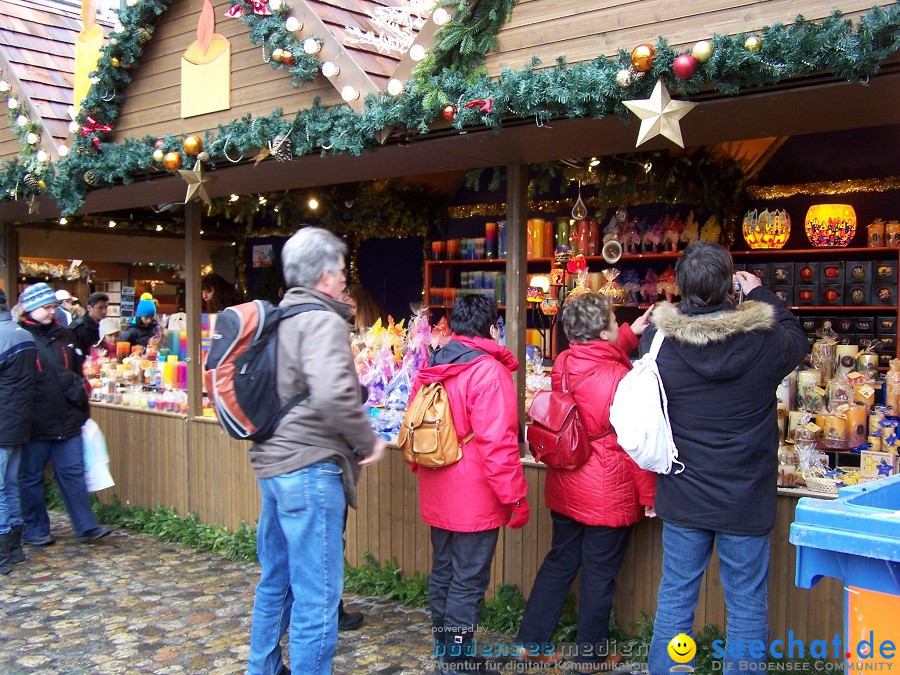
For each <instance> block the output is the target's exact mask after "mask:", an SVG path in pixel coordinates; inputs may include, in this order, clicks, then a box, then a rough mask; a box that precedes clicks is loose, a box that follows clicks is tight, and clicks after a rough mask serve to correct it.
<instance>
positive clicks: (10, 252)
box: [0, 223, 19, 307]
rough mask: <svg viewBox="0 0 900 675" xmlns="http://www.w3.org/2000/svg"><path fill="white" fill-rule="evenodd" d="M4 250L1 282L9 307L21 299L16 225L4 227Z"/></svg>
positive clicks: (1, 253) (2, 253) (0, 261)
mask: <svg viewBox="0 0 900 675" xmlns="http://www.w3.org/2000/svg"><path fill="white" fill-rule="evenodd" d="M2 244H3V248H2V249H0V281H2V284H0V286H2V288H3V290H4V292H5V293H6V300H7V302H8V303H9V307H12V306H13V305H15V304H16V302H18V298H19V233H18V232H17V231H16V228H15V226H14V225H11V224H10V223H6V224H4V225H3V241H2Z"/></svg>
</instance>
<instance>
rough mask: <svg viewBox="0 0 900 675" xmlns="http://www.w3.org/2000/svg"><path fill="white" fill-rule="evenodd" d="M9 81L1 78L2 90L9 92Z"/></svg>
mask: <svg viewBox="0 0 900 675" xmlns="http://www.w3.org/2000/svg"><path fill="white" fill-rule="evenodd" d="M10 88H11V87H10V86H9V82H7V81H6V80H0V91H2V92H7V91H9V90H10Z"/></svg>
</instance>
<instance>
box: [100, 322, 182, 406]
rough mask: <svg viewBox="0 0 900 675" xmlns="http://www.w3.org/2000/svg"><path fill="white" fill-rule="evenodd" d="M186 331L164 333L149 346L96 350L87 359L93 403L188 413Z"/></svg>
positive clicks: (165, 331) (150, 342)
mask: <svg viewBox="0 0 900 675" xmlns="http://www.w3.org/2000/svg"><path fill="white" fill-rule="evenodd" d="M186 353H187V334H186V331H180V330H164V331H161V333H160V335H159V336H158V337H154V338H151V339H150V341H149V342H148V344H147V346H146V347H140V346H139V345H134V346H132V345H131V344H130V343H128V342H118V343H116V346H115V351H114V352H113V350H112V348H111V347H110V349H108V350H107V349H104V348H99V349H98V348H95V349H93V350H92V351H91V355H90V356H89V357H88V358H87V359H86V360H85V363H84V373H85V377H86V378H87V379H88V381H89V382H90V384H91V400H92V401H96V402H102V403H110V404H113V405H121V406H126V407H131V408H140V409H145V410H156V411H160V412H174V413H180V414H186V413H187V410H188V402H187V391H186V390H187V363H186V361H185V358H186Z"/></svg>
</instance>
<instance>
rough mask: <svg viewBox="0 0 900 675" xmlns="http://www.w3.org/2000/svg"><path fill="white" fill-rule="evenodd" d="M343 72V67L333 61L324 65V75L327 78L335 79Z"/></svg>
mask: <svg viewBox="0 0 900 675" xmlns="http://www.w3.org/2000/svg"><path fill="white" fill-rule="evenodd" d="M340 72H341V67H340V66H339V65H337V64H336V63H334V62H333V61H326V62H325V63H323V64H322V74H323V75H324V76H325V77H334V76H335V75H338V74H339V73H340Z"/></svg>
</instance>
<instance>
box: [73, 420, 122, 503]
mask: <svg viewBox="0 0 900 675" xmlns="http://www.w3.org/2000/svg"><path fill="white" fill-rule="evenodd" d="M81 440H82V443H83V445H84V482H85V483H86V484H87V489H88V492H96V491H97V490H105V489H106V488H111V487H112V486H113V485H115V484H116V482H115V481H114V480H113V477H112V474H110V472H109V453H108V452H107V451H106V439H105V438H104V437H103V432H102V431H100V427H99V426H98V425H97V423H96V422H95V421H94V420H91V419H89V420H88V421H87V422H85V423H84V426H82V427H81Z"/></svg>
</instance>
